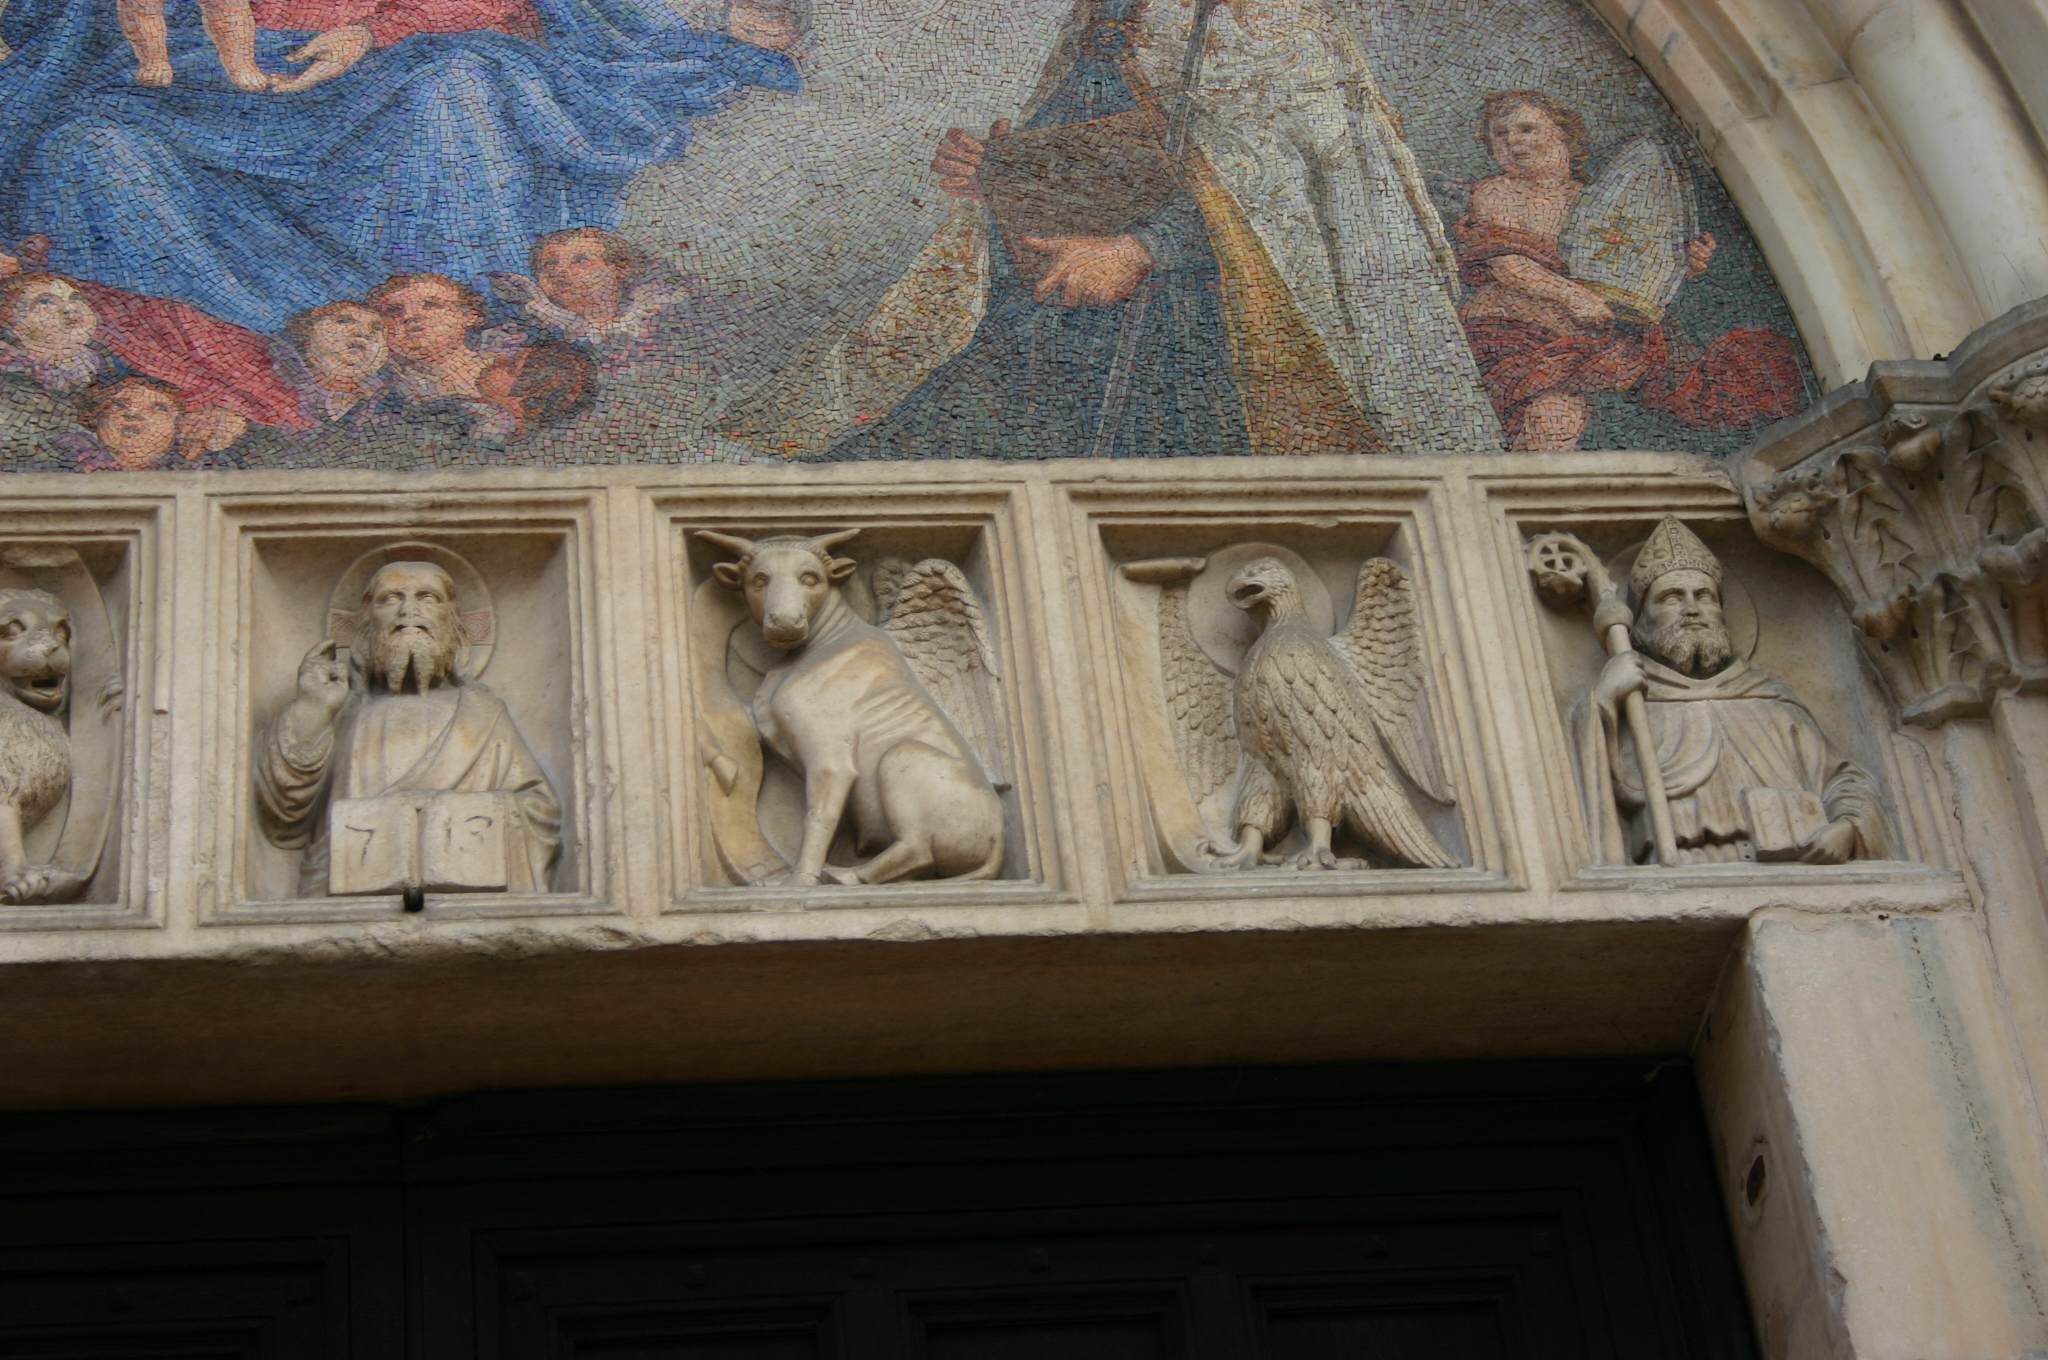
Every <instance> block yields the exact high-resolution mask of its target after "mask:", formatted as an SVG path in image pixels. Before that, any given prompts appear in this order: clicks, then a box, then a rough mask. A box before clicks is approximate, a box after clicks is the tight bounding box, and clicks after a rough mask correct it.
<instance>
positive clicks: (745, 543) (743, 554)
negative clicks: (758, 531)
mask: <svg viewBox="0 0 2048 1360" xmlns="http://www.w3.org/2000/svg"><path fill="white" fill-rule="evenodd" d="M694 532H695V533H696V535H697V537H699V538H701V539H703V540H704V541H705V542H706V543H713V544H716V545H717V546H719V547H721V548H723V549H725V550H726V551H727V552H729V553H731V554H732V555H733V556H734V557H736V558H738V559H740V560H741V561H743V562H744V561H745V560H746V559H747V558H749V557H752V556H753V555H754V551H755V548H756V544H755V543H754V540H753V539H751V538H741V537H739V536H738V535H737V534H721V533H718V532H717V531H715V530H712V529H697V530H695V531H694Z"/></svg>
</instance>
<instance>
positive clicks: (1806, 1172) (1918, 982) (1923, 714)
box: [1701, 302, 2048, 1360]
mask: <svg viewBox="0 0 2048 1360" xmlns="http://www.w3.org/2000/svg"><path fill="white" fill-rule="evenodd" d="M2044 354H2048V302H2041V303H2033V304H2029V305H2028V306H2025V307H2021V308H2017V309H2015V310H2014V311H2013V312H2011V313H2009V314H2008V315H2006V316H2005V317H2002V318H2001V319H2000V320H1999V321H1997V322H1995V323H1993V324H1992V325H1990V326H1987V327H1985V328H1984V329H1983V330H1981V331H1979V332H1978V333H1977V334H1976V335H1974V336H1972V337H1971V338H1970V340H1969V341H1968V342H1967V343H1966V344H1964V345H1963V346H1962V347H1961V348H1960V349H1959V350H1958V351H1957V353H1956V354H1955V356H1954V357H1953V358H1952V359H1950V360H1946V361H1942V362H1938V363H1937V362H1921V363H1905V362H1902V363H1894V364H1879V365H1877V366H1875V367H1874V368H1873V370H1872V373H1871V377H1870V379H1869V380H1868V381H1867V382H1865V383H1862V384H1857V385H1855V386H1853V387H1850V388H1846V389H1843V390H1842V391H1839V392H1837V393H1835V394H1833V395H1831V396H1830V397H1829V398H1827V399H1826V400H1825V401H1823V402H1822V403H1820V404H1819V405H1818V406H1816V407H1815V408H1814V409H1813V410H1812V411H1810V412H1808V413H1807V414H1806V415H1804V416H1802V417H1800V418H1798V419H1797V420H1794V421H1788V422H1785V423H1784V424H1782V425H1780V426H1777V427H1774V428H1773V430H1772V431H1771V432H1770V433H1769V435H1768V436H1767V437H1766V438H1765V439H1764V440H1763V441H1762V442H1761V443H1760V444H1759V445H1758V446H1757V448H1756V449H1755V450H1754V451H1753V456H1752V458H1751V459H1750V460H1749V461H1748V462H1747V463H1746V464H1745V466H1744V468H1743V469H1742V481H1743V484H1744V485H1743V490H1744V495H1745V498H1746V500H1747V502H1748V505H1749V510H1750V517H1751V520H1752V523H1753V524H1754V525H1755V527H1756V530H1757V533H1758V534H1759V536H1760V537H1762V538H1763V539H1764V541H1765V542H1767V543H1769V544H1772V545H1773V546H1775V547H1778V548H1781V549H1783V550H1785V551H1787V552H1790V553H1793V554H1795V555H1797V556H1799V557H1802V558H1804V559H1805V560H1806V561H1808V562H1810V563H1811V564H1813V565H1814V566H1815V567H1817V568H1818V569H1819V570H1820V571H1822V572H1823V573H1825V574H1826V575H1827V576H1828V578H1829V579H1830V580H1831V581H1832V582H1833V583H1834V585H1835V587H1836V589H1837V590H1838V591H1839V593H1840V595H1841V597H1842V600H1843V603H1844V605H1845V607H1846V609H1847V611H1848V614H1849V618H1850V622H1851V625H1852V626H1853V628H1854V629H1855V631H1856V636H1857V639H1858V641H1859V643H1860V644H1861V648H1862V652H1863V655H1864V657H1865V659H1866V661H1867V662H1868V664H1869V665H1870V667H1871V669H1872V670H1873V671H1874V672H1875V673H1876V674H1877V676H1878V677H1879V678H1880V680H1881V681H1882V683H1883V684H1884V686H1885V688H1886V690H1887V692H1888V693H1889V696H1890V698H1891V701H1892V703H1893V705H1894V708H1895V711H1896V713H1897V715H1898V718H1899V721H1900V723H1901V725H1902V729H1903V730H1905V731H1908V732H1917V733H1919V734H1920V739H1921V740H1923V741H1924V742H1925V743H1926V744H1927V746H1928V748H1929V750H1930V751H1931V752H1932V753H1933V755H1934V756H1935V759H1936V761H1937V763H1938V764H1939V765H1940V767H1941V777H1940V782H1941V784H1942V786H1943V792H1944V795H1945V796H1944V797H1943V798H1942V799H1941V800H1939V801H1940V802H1941V804H1942V805H1944V806H1945V808H1946V810H1947V812H1948V813H1949V815H1952V816H1953V817H1954V818H1955V832H1956V836H1955V839H1956V840H1957V841H1958V842H1959V844H1960V847H1961V852H1962V858H1963V865H1962V867H1963V869H1964V873H1965V877H1966V879H1967V881H1968V885H1969V888H1970V905H1969V907H1968V908H1967V909H1966V910H1962V911H1951V912H1945V913H1936V914H1930V915H1925V916H1918V915H1898V914H1889V913H1884V912H1869V913H1864V914H1861V915H1857V914H1851V915H1848V916H1842V915H1836V916H1830V917H1821V916H1819V915H1810V914H1807V913H1803V912H1795V911H1783V910H1776V911H1769V912H1764V913H1760V914H1759V915H1758V916H1757V917H1756V918H1755V919H1753V920H1752V921H1751V923H1750V928H1749V930H1748V933H1747V935H1746V937H1745V941H1744V944H1743V947H1742V950H1741V952H1740V956H1739V958H1738V961H1737V963H1736V966H1735V967H1734V968H1732V969H1731V971H1730V973H1729V975H1728V976H1727V977H1726V978H1725V979H1724V982H1723V986H1722V989H1721V993H1720V996H1719V999H1718V1001H1717V1003H1716V1006H1715V1009H1714V1012H1713V1015H1712V1017H1711V1021H1710V1025H1709V1028H1708V1030H1707V1032H1706V1035H1705V1037H1704V1039H1703V1042H1702V1045H1701V1083H1702V1087H1703V1090H1704V1093H1705V1096H1706V1100H1707V1105H1708V1109H1709V1117H1710V1120H1711V1121H1712V1123H1713V1125H1714V1128H1715V1132H1716V1137H1717V1141H1718V1143H1719V1156H1720V1164H1721V1168H1720V1169H1721V1174H1722V1176H1723V1178H1724V1184H1725V1186H1726V1189H1727V1192H1728V1196H1729V1203H1730V1206H1731V1209H1730V1212H1731V1216H1732V1218H1733V1220H1734V1224H1735V1232H1736V1239H1737V1244H1738V1248H1739V1249H1740V1250H1741V1252H1742V1253H1743V1255H1744V1258H1745V1262H1746V1265H1747V1269H1748V1278H1749V1283H1750V1288H1751V1302H1752V1305H1753V1307H1754V1309H1755V1312H1756V1318H1757V1325H1758V1329H1759V1332H1760V1334H1761V1335H1762V1337H1763V1338H1764V1343H1765V1350H1766V1354H1767V1355H1770V1356H1774V1357H1775V1356H1809V1355H1811V1356H1856V1357H1866V1356H1883V1357H1893V1356H1896V1357H1900V1360H1904V1358H1905V1357H1909V1356H1910V1357H1915V1358H1916V1360H1917V1358H1919V1357H1933V1356H1956V1357H1964V1356H1968V1357H1973V1360H1974V1358H1976V1357H2000V1356H2010V1357H2015V1360H2017V1357H2021V1356H2034V1355H2040V1354H2042V1353H2044V1351H2048V1256H2044V1252H2048V1180H2044V1168H2048V1142H2044V1139H2043V1132H2042V1124H2041V1119H2040V1114H2039V1110H2038V1105H2037V1091H2038V1087H2039V1083H2040V1081H2041V1080H2042V1079H2043V1078H2044V1077H2048V822H2044V820H2043V818H2044V815H2048V438H2044V435H2048V376H2043V375H2044V374H2048V367H2044V365H2043V356H2044Z"/></svg>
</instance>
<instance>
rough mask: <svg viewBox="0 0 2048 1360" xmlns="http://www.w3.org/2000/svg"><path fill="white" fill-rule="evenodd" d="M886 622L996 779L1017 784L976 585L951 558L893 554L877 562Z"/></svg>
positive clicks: (1004, 785) (1000, 783)
mask: <svg viewBox="0 0 2048 1360" xmlns="http://www.w3.org/2000/svg"><path fill="white" fill-rule="evenodd" d="M874 587H875V600H876V602H877V603H878V604H879V605H880V606H881V610H882V627H883V629H884V630H885V631H887V633H888V634H889V636H890V637H891V638H893V639H894V640H895V642H896V646H897V648H898V649H899V650H901V651H902V653H903V659H904V660H906V661H908V662H909V663H910V669H911V670H913V671H915V672H916V673H917V678H918V679H920V680H922V681H923V682H924V685H925V688H926V689H929V690H930V691H931V692H932V697H933V698H935V699H937V700H938V701H939V707H941V708H943V709H944V710H945V711H946V716H947V717H949V718H951V719H952V720H953V722H954V724H955V725H956V726H958V727H959V729H960V734H961V735H962V736H964V737H966V738H967V744H968V746H970V747H971V748H973V750H974V753H975V755H977V756H979V757H980V758H981V766H982V769H983V770H984V771H986V772H987V774H988V778H989V782H990V783H991V784H994V785H995V786H996V787H997V788H998V789H1007V788H1009V787H1010V784H1011V782H1012V780H1013V779H1014V776H1013V775H1012V774H1011V771H1010V740H1009V736H1010V728H1009V721H1008V718H1007V716H1006V714H1005V712H1004V708H1003V682H1002V673H1001V672H1000V671H998V670H997V669H996V655H995V647H994V645H993V643H992V642H991V641H990V639H989V633H988V621H987V619H986V618H984V617H983V615H982V612H981V602H980V601H979V600H977V599H975V597H974V587H973V586H971V585H969V584H968V583H967V577H966V576H965V575H963V574H962V573H961V571H960V568H958V567H956V566H954V565H953V564H952V563H951V562H946V561H942V560H940V559H939V558H936V557H928V558H926V559H925V560H924V561H922V562H919V563H916V564H915V565H912V564H910V563H906V562H902V561H898V560H895V559H891V560H888V561H884V562H881V563H879V564H877V565H876V567H875V576H874Z"/></svg>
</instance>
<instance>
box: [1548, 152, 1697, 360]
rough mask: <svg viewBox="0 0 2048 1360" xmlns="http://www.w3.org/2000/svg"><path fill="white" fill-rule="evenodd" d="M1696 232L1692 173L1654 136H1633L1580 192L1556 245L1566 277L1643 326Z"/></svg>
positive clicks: (1680, 274) (1675, 278) (1660, 309)
mask: <svg viewBox="0 0 2048 1360" xmlns="http://www.w3.org/2000/svg"><path fill="white" fill-rule="evenodd" d="M1698 234H1699V224H1698V214H1697V210H1696V208H1695V206H1694V203H1693V192H1692V180H1691V178H1690V177H1689V176H1687V174H1686V173H1685V171H1684V170H1682V169H1680V168H1679V165H1678V163H1677V161H1676V160H1674V159H1673V158H1672V155H1671V153H1670V151H1669V150H1667V149H1666V148H1665V146H1664V145H1663V144H1662V143H1661V142H1658V141H1656V140H1655V139H1653V138H1650V137H1636V138H1633V139H1631V140H1630V141H1629V142H1627V143H1626V144H1624V145H1623V146H1622V148H1621V149H1620V150H1619V151H1618V152H1616V153H1615V154H1614V156H1613V157H1612V158H1611V159H1610V160H1609V161H1608V162H1607V166H1606V168H1605V169H1604V170H1602V171H1601V172H1600V174H1599V175H1598V176H1596V177H1595V178H1594V180H1593V182H1592V183H1591V184H1589V185H1587V186H1586V187H1585V189H1584V190H1583V191H1582V192H1581V193H1580V194H1579V199H1578V202H1577V203H1575V204H1574V205H1573V206H1572V215H1571V217H1570V219H1569V220H1567V221H1566V223H1565V227H1564V231H1563V233H1562V234H1561V235H1560V236H1559V238H1558V245H1559V247H1560V248H1561V249H1562V251H1563V252H1564V258H1565V262H1566V263H1567V264H1569V265H1570V266H1571V271H1572V277H1573V278H1575V279H1577V280H1578V281H1579V282H1581V283H1583V284H1585V285H1586V286H1587V287H1588V288H1591V289H1592V290H1593V291H1595V292H1597V293H1599V294H1600V296H1601V297H1603V298H1605V299H1607V302H1608V305H1610V306H1612V307H1613V308H1614V311H1615V314H1616V315H1617V316H1619V317H1620V318H1621V319H1622V320H1624V321H1632V322H1635V323H1637V324H1638V325H1645V326H1650V325H1655V324H1656V323H1657V322H1659V321H1661V320H1663V317H1664V309H1665V308H1666V307H1668V306H1670V305H1671V299H1672V298H1674V297H1676V296H1677V295H1678V289H1679V286H1680V285H1681V284H1683V283H1684V282H1685V278H1686V257H1685V246H1686V242H1688V241H1690V240H1692V239H1693V238H1694V237H1695V236H1697V235H1698Z"/></svg>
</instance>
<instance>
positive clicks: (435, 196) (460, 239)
mask: <svg viewBox="0 0 2048 1360" xmlns="http://www.w3.org/2000/svg"><path fill="white" fill-rule="evenodd" d="M166 8H167V15H166V18H167V19H168V21H169V24H170V29H171V36H170V48H171V63H172V67H173V69H174V70H175V71H176V73H177V83H176V84H175V85H173V86H171V87H170V88H167V89H150V88H145V87H143V86H139V85H137V84H135V83H134V81H133V75H134V69H135V63H134V58H133V56H132V54H131V53H130V51H129V49H128V46H127V43H126V42H125V41H124V40H123V39H122V37H121V34H120V32H119V30H118V28H117V26H116V24H115V21H114V10H113V6H112V4H111V3H109V2H108V0H14V3H13V4H12V5H11V6H10V7H9V8H8V9H7V11H6V13H5V16H4V20H0V33H4V36H5V38H6V40H7V42H8V43H9V44H11V45H12V46H13V47H14V49H15V51H14V54H13V56H12V57H10V58H9V59H8V60H6V61H5V62H0V110H5V115H4V117H0V248H5V246H6V245H7V244H9V243H11V242H15V241H19V240H21V239H22V238H24V237H26V236H29V235H31V234H36V233H43V234H47V235H49V236H50V237H52V238H53V239H54V241H55V248H54V250H53V251H52V253H51V257H50V267H51V268H52V269H54V270H57V271H58V272H61V273H65V274H70V275H73V276H76V277H79V278H86V279H92V280H95V281H97V282H100V283H105V284H110V285H112V286H114V287H118V288H123V289H127V290H129V291H131V292H135V293H142V294H147V295H150V296H154V297H169V298H176V299H179V300H181V301H185V302H189V303H192V304H194V305H195V306H198V307H200V308H202V309H203V310H205V311H207V312H210V313H212V314H213V315H214V316H217V317H221V318H223V319H225V320H228V321H232V322H234V323H236V324H238V325H241V326H246V327H249V328H250V329H252V330H256V331H262V332H266V333H269V332H275V331H276V330H278V329H279V328H280V327H281V326H282V325H283V323H284V320H285V318H286V317H288V316H290V315H291V314H293V313H294V312H298V311H302V310H304V309H306V308H310V307H315V306H318V305H320V304H322V303H325V302H330V301H333V300H334V299H336V298H345V297H360V296H362V295H363V294H364V293H365V292H366V291H367V290H368V289H370V288H371V287H372V286H374V285H375V284H377V283H379V282H381V281H382V280H383V279H384V278H385V277H387V276H388V275H390V274H392V273H396V272H414V271H432V272H436V273H443V274H448V275H452V276H454V277H456V278H459V279H462V280H464V281H474V280H475V278H476V276H477V275H479V274H482V273H484V272H486V271H507V272H510V271H519V270H524V269H525V268H526V267H527V253H528V250H529V249H530V247H531V246H532V244H533V241H534V238H535V237H537V236H539V235H542V234H543V233H546V232H549V231H554V230H557V229H559V228H563V227H569V226H585V225H587V226H598V227H612V226H615V225H616V224H617V221H618V218H619V212H620V195H621V193H622V191H623V190H624V189H625V187H626V183H627V181H628V180H630V179H631V178H632V177H633V176H634V175H635V174H637V173H638V172H639V171H641V170H642V169H644V168H646V167H647V166H648V165H651V164H653V163H654V162H656V161H662V160H671V159H674V158H675V157H677V156H679V155H680V154H681V152H682V149H683V147H684V145H685V144H686V141H687V137H688V130H689V122H690V120H691V119H692V118H695V117H698V116H701V115H703V114H706V113H709V112H711V111H712V110H714V109H716V108H718V107H720V106H721V105H722V104H724V103H725V102H727V101H729V100H730V99H732V98H733V97H735V96H737V95H738V94H740V93H741V92H743V91H744V90H745V89H747V88H748V87H750V86H765V87H768V88H772V89H777V90H784V91H794V90H796V89H797V88H798V79H797V75H796V70H795V67H794V66H793V65H792V64H791V62H790V61H789V60H788V58H786V57H784V56H781V55H779V54H776V53H771V52H766V51H763V50H761V49H759V48H756V47H751V46H748V45H746V44H743V43H739V42H735V41H734V40H732V39H730V38H727V37H725V36H723V35H719V34H707V33H699V32H697V31H695V30H693V29H691V28H690V27H689V26H688V25H687V24H685V23H683V22H682V21H681V20H680V19H678V18H676V17H675V16H674V15H673V13H672V12H670V11H669V10H668V9H667V7H666V6H664V5H663V4H661V3H660V0H536V3H535V5H534V8H535V10H536V12H537V14H538V16H539V19H540V25H541V29H542V32H543V34H544V36H545V40H546V41H545V43H535V42H531V41H528V40H526V39H523V38H518V37H513V36H511V35H510V34H506V33H499V32H486V31H473V32H459V33H418V34H414V35H413V36H410V37H407V38H404V39H401V40H400V41H398V42H397V43H394V44H392V45H391V46H389V47H385V48H380V49H378V50H375V51H372V52H371V53H369V54H368V55H367V56H365V57H364V58H363V59H362V61H360V62H359V63H357V65H356V66H355V67H354V68H353V69H352V70H350V71H348V72H347V73H345V74H344V75H342V76H340V77H338V78H336V79H334V80H331V81H329V82H328V83H326V84H324V85H320V86H316V87H314V88H312V89H309V90H305V91H302V92H299V93H297V94H285V95H280V94H245V93H243V92H241V91H239V90H236V89H235V88H234V87H233V86H231V85H229V84H228V83H227V81H226V78H225V77H224V76H223V75H222V73H221V70H220V63H219V62H218V60H217V59H216V58H215V55H214V52H213V49H212V46H211V44H210V43H208V42H207V40H206V37H205V34H204V32H203V31H202V29H201V26H200V17H199V6H198V5H197V4H195V3H192V0H170V3H169V4H168V5H167V7H166ZM312 36H314V35H313V34H311V33H303V32H301V33H289V32H271V31H261V32H259V33H258V34H257V60H258V62H259V64H261V65H262V66H263V68H264V69H265V70H268V71H275V72H285V73H289V72H293V71H296V70H299V69H302V68H300V67H297V66H293V65H292V64H290V63H288V62H286V61H285V60H284V58H285V54H286V53H288V52H290V51H292V50H293V49H295V48H297V47H299V46H301V45H302V44H304V43H305V42H306V41H307V40H308V39H309V38H311V37H312Z"/></svg>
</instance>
